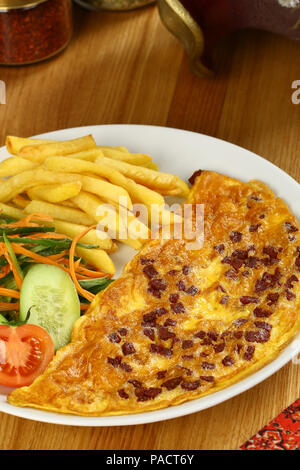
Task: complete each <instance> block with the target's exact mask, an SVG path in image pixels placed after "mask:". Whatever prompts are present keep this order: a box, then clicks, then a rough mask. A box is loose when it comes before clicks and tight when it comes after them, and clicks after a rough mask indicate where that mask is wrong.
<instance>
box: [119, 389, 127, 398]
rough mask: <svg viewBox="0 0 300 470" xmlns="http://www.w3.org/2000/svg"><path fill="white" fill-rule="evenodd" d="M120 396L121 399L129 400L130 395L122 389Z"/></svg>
mask: <svg viewBox="0 0 300 470" xmlns="http://www.w3.org/2000/svg"><path fill="white" fill-rule="evenodd" d="M118 394H119V396H120V397H121V398H124V400H128V398H129V395H128V393H126V392H125V390H124V388H121V390H118Z"/></svg>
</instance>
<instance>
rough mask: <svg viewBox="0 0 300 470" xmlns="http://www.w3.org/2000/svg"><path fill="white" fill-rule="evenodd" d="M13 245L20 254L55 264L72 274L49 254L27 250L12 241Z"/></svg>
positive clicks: (38, 261)
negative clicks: (43, 254) (39, 253)
mask: <svg viewBox="0 0 300 470" xmlns="http://www.w3.org/2000/svg"><path fill="white" fill-rule="evenodd" d="M12 247H13V249H14V252H15V253H16V254H18V255H25V256H28V258H31V259H33V260H34V261H36V262H37V263H42V264H52V265H53V266H57V267H59V268H61V269H63V270H64V271H66V272H67V273H69V274H70V270H69V269H67V268H64V267H63V266H61V265H60V264H59V263H56V262H55V261H53V260H52V259H49V256H48V257H46V256H41V255H38V254H37V253H34V252H33V251H30V250H27V249H26V248H24V247H23V246H22V245H17V244H15V243H12Z"/></svg>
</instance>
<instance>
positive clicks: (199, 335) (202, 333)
mask: <svg viewBox="0 0 300 470" xmlns="http://www.w3.org/2000/svg"><path fill="white" fill-rule="evenodd" d="M194 336H195V337H196V338H200V339H203V338H204V337H205V336H206V333H205V331H202V330H200V331H198V332H197V333H195V334H194Z"/></svg>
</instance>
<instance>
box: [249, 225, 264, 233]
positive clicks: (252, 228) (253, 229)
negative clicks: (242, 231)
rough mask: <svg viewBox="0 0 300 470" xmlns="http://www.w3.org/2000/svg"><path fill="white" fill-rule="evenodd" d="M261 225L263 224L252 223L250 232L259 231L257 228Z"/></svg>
mask: <svg viewBox="0 0 300 470" xmlns="http://www.w3.org/2000/svg"><path fill="white" fill-rule="evenodd" d="M259 227H261V224H255V225H250V227H249V232H250V233H254V232H257V230H258V229H259Z"/></svg>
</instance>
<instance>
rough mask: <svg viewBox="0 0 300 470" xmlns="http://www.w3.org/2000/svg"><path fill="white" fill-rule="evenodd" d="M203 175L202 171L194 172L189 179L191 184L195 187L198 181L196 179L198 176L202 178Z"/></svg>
mask: <svg viewBox="0 0 300 470" xmlns="http://www.w3.org/2000/svg"><path fill="white" fill-rule="evenodd" d="M201 173H202V170H197V171H194V173H193V174H192V176H191V177H190V178H189V180H188V181H189V183H190V184H191V185H192V186H193V184H195V181H196V178H197V177H198V176H200V175H201Z"/></svg>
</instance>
